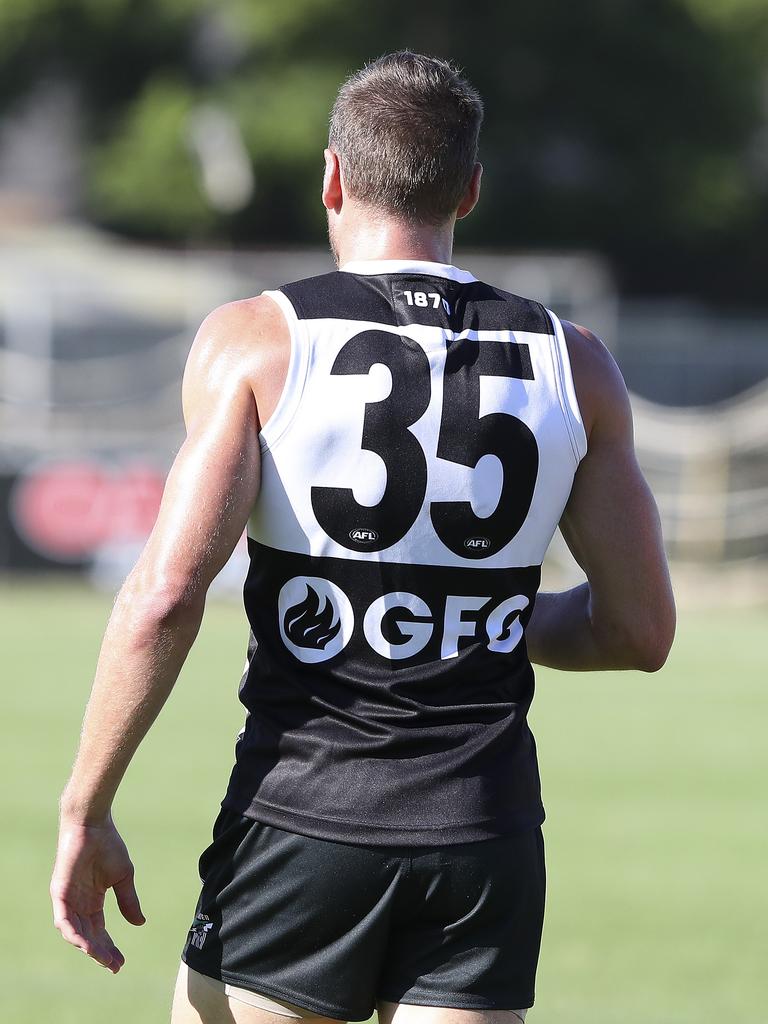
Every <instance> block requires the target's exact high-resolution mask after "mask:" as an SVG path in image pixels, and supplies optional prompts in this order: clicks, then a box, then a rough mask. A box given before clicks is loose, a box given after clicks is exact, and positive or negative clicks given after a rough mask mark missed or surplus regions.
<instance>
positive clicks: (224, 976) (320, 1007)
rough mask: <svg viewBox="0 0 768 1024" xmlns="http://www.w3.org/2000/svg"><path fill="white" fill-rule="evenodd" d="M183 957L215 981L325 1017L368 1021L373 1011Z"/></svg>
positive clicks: (194, 967) (190, 966)
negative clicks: (346, 1007) (348, 1007)
mask: <svg viewBox="0 0 768 1024" xmlns="http://www.w3.org/2000/svg"><path fill="white" fill-rule="evenodd" d="M181 959H182V960H183V961H184V963H185V964H186V965H187V967H189V969H190V970H192V971H197V973H198V974H204V975H205V976H206V978H213V979H214V981H222V982H226V983H227V984H228V985H236V986H237V987H238V988H244V989H247V990H248V991H250V992H256V993H259V994H261V995H264V996H271V997H272V998H273V999H282V1000H284V1001H285V1002H286V1003H293V1005H294V1006H298V1007H299V1008H300V1009H302V1010H311V1011H312V1012H313V1013H317V1014H320V1015H321V1016H323V1017H332V1018H333V1019H334V1020H342V1021H347V1020H352V1021H366V1020H368V1018H369V1017H370V1016H371V1014H372V1013H373V1009H375V1007H374V1008H372V1009H371V1010H367V1009H366V1010H363V1011H360V1014H359V1016H358V1015H357V1013H358V1011H355V1012H350V1013H347V1012H346V1011H345V1010H344V1009H342V1008H341V1007H339V1006H331V1004H330V1003H324V1002H322V1000H319V999H314V998H310V997H309V996H305V995H303V994H302V993H300V992H296V991H294V990H292V989H287V988H279V987H278V986H277V985H270V984H269V983H262V982H261V981H255V980H254V979H253V978H245V977H243V976H242V975H241V974H235V973H234V972H233V971H225V970H222V969H219V970H218V971H216V972H213V971H211V970H210V968H207V967H200V966H198V965H197V964H194V963H190V962H189V960H188V959H187V956H186V953H182V955H181Z"/></svg>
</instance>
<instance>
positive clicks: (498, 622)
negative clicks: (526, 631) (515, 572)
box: [485, 594, 528, 654]
mask: <svg viewBox="0 0 768 1024" xmlns="http://www.w3.org/2000/svg"><path fill="white" fill-rule="evenodd" d="M527 607H528V598H527V597H526V596H525V595H524V594H517V595H515V597H508V598H507V600H506V601H502V602H501V604H500V605H498V606H497V607H496V608H494V609H493V611H492V612H491V614H490V615H489V616H488V621H487V623H486V624H485V630H486V632H487V633H488V640H489V644H488V650H489V651H498V652H499V653H500V654H509V652H510V651H514V649H515V648H516V647H517V645H518V644H519V643H520V641H521V640H522V639H523V627H522V625H521V623H520V612H522V611H524V610H525V609H526V608H527ZM513 612H517V613H518V614H517V615H516V616H515V618H514V619H513V620H512V621H511V622H509V621H508V620H509V617H510V615H512V614H513Z"/></svg>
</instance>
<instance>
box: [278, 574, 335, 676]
mask: <svg viewBox="0 0 768 1024" xmlns="http://www.w3.org/2000/svg"><path fill="white" fill-rule="evenodd" d="M277 609H278V622H279V625H280V636H281V637H282V639H283V643H284V644H285V646H286V647H287V648H288V650H289V651H290V652H291V654H293V655H294V656H295V657H296V658H298V660H299V661H301V662H303V663H304V664H305V665H315V664H317V663H318V662H320V661H328V659H329V658H333V657H335V656H336V655H337V654H338V653H339V652H340V651H342V650H343V649H344V648H345V647H346V646H347V644H348V643H349V639H350V637H351V636H352V630H353V629H354V613H353V611H352V605H351V603H350V600H349V598H348V597H347V595H346V594H345V593H344V591H343V590H341V589H340V588H339V587H337V586H336V584H335V583H331V581H330V580H324V579H321V578H320V577H319V576H294V577H293V579H291V580H288V582H287V583H285V584H284V585H283V588H282V590H281V591H280V595H279V597H278V599H277Z"/></svg>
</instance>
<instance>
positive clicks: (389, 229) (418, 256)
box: [335, 216, 453, 266]
mask: <svg viewBox="0 0 768 1024" xmlns="http://www.w3.org/2000/svg"><path fill="white" fill-rule="evenodd" d="M339 236H341V237H339ZM335 242H336V247H337V257H338V262H339V266H344V264H346V263H356V262H358V261H360V260H425V261H427V262H430V263H450V262H451V259H452V257H453V221H451V222H449V223H447V224H444V225H439V226H435V225H433V224H413V223H409V222H407V221H401V220H393V219H385V218H375V217H371V216H360V217H356V218H355V219H354V220H352V219H350V221H348V222H347V223H346V224H345V225H344V229H343V231H339V232H338V234H337V236H336V238H335Z"/></svg>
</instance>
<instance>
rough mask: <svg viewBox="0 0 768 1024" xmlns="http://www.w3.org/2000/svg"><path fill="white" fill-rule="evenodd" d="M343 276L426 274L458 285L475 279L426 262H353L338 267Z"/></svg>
mask: <svg viewBox="0 0 768 1024" xmlns="http://www.w3.org/2000/svg"><path fill="white" fill-rule="evenodd" d="M339 270H341V271H342V272H343V273H345V274H426V275H428V276H429V277H447V278H448V279H449V280H451V281H458V282H459V284H470V283H471V282H472V281H476V280H477V278H476V277H475V276H474V275H473V274H470V273H469V271H468V270H460V269H459V268H458V267H453V266H451V265H450V264H448V263H430V262H429V261H428V260H353V261H352V262H351V263H345V264H344V266H343V267H339Z"/></svg>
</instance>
